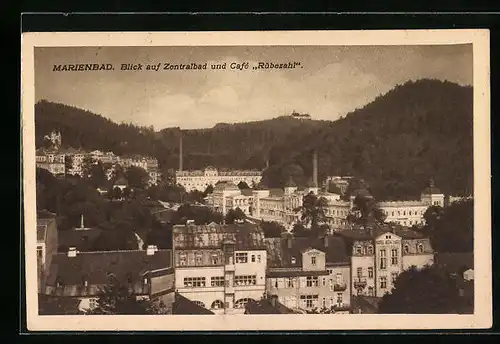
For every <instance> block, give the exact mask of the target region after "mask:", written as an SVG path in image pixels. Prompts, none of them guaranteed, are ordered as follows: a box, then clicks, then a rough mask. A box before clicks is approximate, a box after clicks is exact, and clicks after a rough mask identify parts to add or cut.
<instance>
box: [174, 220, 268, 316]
mask: <svg viewBox="0 0 500 344" xmlns="http://www.w3.org/2000/svg"><path fill="white" fill-rule="evenodd" d="M172 240H173V251H174V266H175V288H176V291H177V292H178V293H179V294H181V295H182V296H184V297H186V298H188V299H189V300H191V301H194V302H195V303H197V304H198V305H200V306H203V307H205V308H207V309H210V310H211V311H212V312H214V313H215V314H243V313H244V311H245V305H246V303H247V302H248V301H249V300H251V299H252V300H259V299H261V297H262V296H263V295H264V292H265V288H266V260H267V253H266V246H265V242H264V234H263V232H262V229H261V228H260V227H259V226H256V225H251V224H249V223H237V224H232V225H218V224H214V223H212V224H209V225H201V226H197V225H191V224H188V225H186V226H174V228H173V235H172Z"/></svg>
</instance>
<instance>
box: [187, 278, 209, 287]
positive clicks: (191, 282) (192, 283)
mask: <svg viewBox="0 0 500 344" xmlns="http://www.w3.org/2000/svg"><path fill="white" fill-rule="evenodd" d="M184 286H185V287H188V288H195V287H204V286H205V277H184Z"/></svg>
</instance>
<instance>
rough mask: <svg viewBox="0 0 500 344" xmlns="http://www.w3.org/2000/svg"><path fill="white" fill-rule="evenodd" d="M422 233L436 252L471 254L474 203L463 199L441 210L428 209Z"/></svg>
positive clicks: (435, 208)
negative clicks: (427, 237) (429, 240)
mask: <svg viewBox="0 0 500 344" xmlns="http://www.w3.org/2000/svg"><path fill="white" fill-rule="evenodd" d="M424 218H425V220H426V225H425V226H424V228H423V229H422V231H423V232H424V233H425V234H426V235H428V236H429V237H430V239H431V243H432V247H433V248H434V250H436V251H438V252H472V251H473V249H474V201H473V200H472V199H465V200H462V201H459V202H456V203H453V204H451V205H450V206H448V207H446V208H444V209H442V208H440V207H435V206H433V207H430V208H429V209H428V210H427V211H426V212H425V214H424Z"/></svg>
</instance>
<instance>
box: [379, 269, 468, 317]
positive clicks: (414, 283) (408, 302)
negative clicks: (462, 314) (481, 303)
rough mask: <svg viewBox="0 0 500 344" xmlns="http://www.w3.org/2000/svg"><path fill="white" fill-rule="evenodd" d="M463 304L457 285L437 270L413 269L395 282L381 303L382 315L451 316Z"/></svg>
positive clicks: (446, 274) (445, 274) (380, 311)
mask: <svg viewBox="0 0 500 344" xmlns="http://www.w3.org/2000/svg"><path fill="white" fill-rule="evenodd" d="M460 304H461V300H460V295H459V291H458V288H457V285H456V281H455V280H454V279H453V278H452V277H451V276H450V275H449V274H448V273H446V271H444V270H442V269H441V268H439V267H436V266H427V267H424V268H422V269H417V268H416V267H414V266H413V267H411V268H410V269H408V270H406V271H403V272H402V273H401V274H400V275H399V276H398V277H397V278H396V281H395V282H394V288H393V289H392V291H391V293H390V294H385V295H384V296H383V297H382V300H381V301H380V303H379V313H406V314H450V313H458V309H459V308H458V307H459V306H460Z"/></svg>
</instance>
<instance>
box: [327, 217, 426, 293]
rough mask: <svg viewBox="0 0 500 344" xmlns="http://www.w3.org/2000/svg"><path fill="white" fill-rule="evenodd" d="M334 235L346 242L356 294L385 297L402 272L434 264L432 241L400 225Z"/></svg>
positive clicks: (340, 232) (346, 231)
mask: <svg viewBox="0 0 500 344" xmlns="http://www.w3.org/2000/svg"><path fill="white" fill-rule="evenodd" d="M335 235H337V236H339V237H341V238H343V239H344V241H345V243H346V246H347V248H348V251H349V254H350V260H351V262H350V265H351V288H352V290H353V294H354V295H358V296H361V295H365V296H376V297H382V296H384V294H385V293H387V292H390V291H391V289H392V288H393V286H394V281H395V279H396V278H397V276H398V275H399V274H400V273H401V272H402V271H404V270H407V269H408V268H410V267H411V266H415V267H417V268H422V267H424V266H426V265H432V264H433V263H434V251H433V249H432V247H431V244H430V240H429V238H427V237H424V236H423V235H422V234H420V233H418V232H415V231H412V230H410V229H407V228H404V227H401V226H396V225H383V226H378V225H375V226H374V227H369V228H368V227H367V228H360V229H352V230H344V231H339V232H336V233H335Z"/></svg>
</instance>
